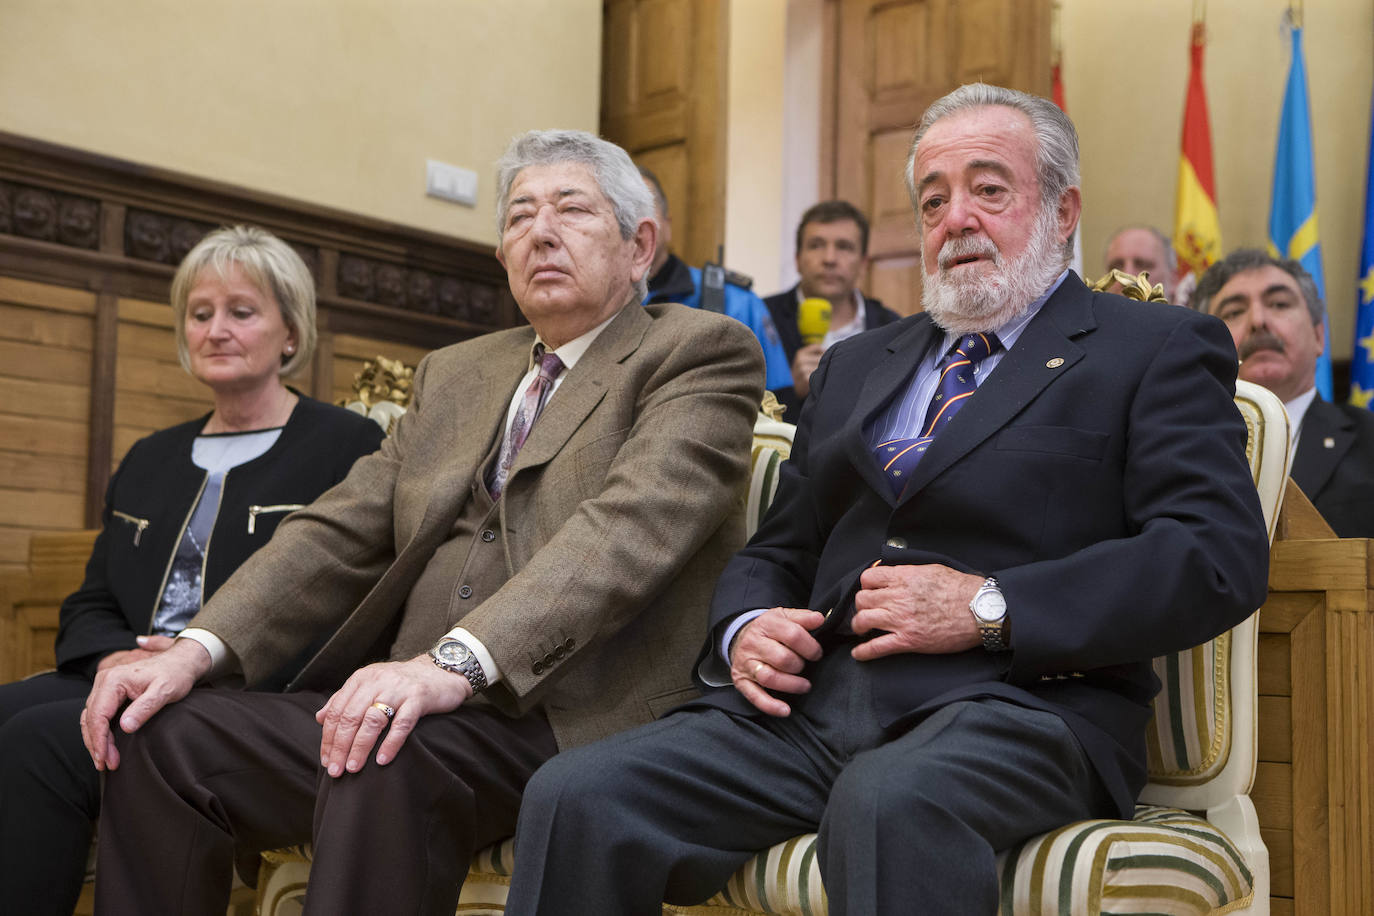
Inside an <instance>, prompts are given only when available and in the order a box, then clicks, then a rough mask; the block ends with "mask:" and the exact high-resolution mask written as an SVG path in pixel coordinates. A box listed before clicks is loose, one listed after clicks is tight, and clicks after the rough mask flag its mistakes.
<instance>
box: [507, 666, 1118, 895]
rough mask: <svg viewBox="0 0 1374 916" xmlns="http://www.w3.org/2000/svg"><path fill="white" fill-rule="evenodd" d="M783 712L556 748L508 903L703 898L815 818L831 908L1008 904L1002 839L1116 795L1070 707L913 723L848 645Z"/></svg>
mask: <svg viewBox="0 0 1374 916" xmlns="http://www.w3.org/2000/svg"><path fill="white" fill-rule="evenodd" d="M811 674H812V684H813V686H812V691H811V694H810V696H809V697H808V699H807V701H806V703H805V704H804V706H803V708H802V709H801V710H796V711H794V712H793V714H792V715H791V716H790V717H788V718H786V719H775V718H769V717H767V716H763V715H758V716H736V715H733V714H730V713H727V712H725V711H723V710H720V709H716V708H712V707H701V706H698V707H689V708H687V709H682V710H678V711H676V712H674V713H672V714H670V715H668V716H667V717H665V718H663V719H660V720H659V721H657V722H654V723H651V724H649V725H646V726H644V727H642V728H638V729H635V730H633V731H630V732H626V733H623V734H621V735H617V736H615V737H612V738H609V739H607V740H605V741H602V742H599V743H597V744H593V745H589V746H587V747H584V748H577V749H574V750H571V751H568V752H566V753H563V754H560V755H559V756H558V757H556V758H554V759H553V760H552V761H550V762H549V763H548V764H546V765H545V766H544V767H543V768H542V769H540V771H539V772H538V773H536V774H535V777H534V779H533V780H531V782H530V784H529V786H528V787H527V788H526V791H525V802H524V808H523V810H522V811H521V815H520V821H519V826H518V828H517V830H516V835H515V836H516V847H515V869H516V871H515V876H514V880H513V881H512V884H511V893H510V896H509V898H508V899H507V904H506V912H507V913H508V914H509V916H531V914H544V916H547V914H580V913H596V914H598V916H616V914H625V916H648V914H657V913H658V912H659V911H660V901H667V902H669V903H677V904H692V903H699V902H701V901H703V900H705V899H706V898H707V897H709V896H710V895H711V894H713V893H715V892H717V891H718V890H720V888H722V887H723V886H724V885H725V882H726V881H727V880H728V879H729V877H730V875H731V874H732V873H733V872H734V871H735V870H736V869H737V868H739V867H740V866H741V865H743V864H744V863H745V862H746V861H748V859H749V858H750V857H751V856H752V855H754V854H755V853H756V852H758V851H760V850H763V849H766V848H768V847H770V846H772V845H774V844H776V843H780V842H783V841H784V840H787V839H790V838H791V837H793V836H796V835H798V834H801V833H808V832H812V831H817V832H818V833H819V843H818V855H819V859H820V867H821V874H822V876H823V878H824V881H825V887H826V892H827V896H828V898H829V902H830V912H831V914H833V916H843V914H846V913H847V914H854V916H874V914H895V913H921V914H949V916H967V914H980V913H985V914H991V913H994V912H995V911H996V908H997V899H998V886H997V874H996V864H995V856H996V852H997V851H998V850H1000V849H1004V848H1006V847H1009V846H1011V845H1013V844H1014V843H1016V842H1018V841H1019V840H1022V839H1024V838H1026V837H1028V836H1032V835H1034V834H1037V833H1042V832H1045V831H1048V830H1051V829H1054V828H1056V827H1059V826H1062V825H1063V824H1066V823H1069V822H1071V821H1074V820H1080V819H1084V818H1088V817H1094V816H1103V815H1107V814H1110V813H1111V812H1112V811H1113V810H1114V809H1113V806H1112V803H1111V801H1110V799H1109V797H1108V796H1107V793H1106V792H1105V790H1104V789H1103V788H1102V786H1101V784H1100V780H1099V779H1098V778H1097V776H1096V774H1095V772H1094V771H1093V770H1092V767H1091V764H1090V763H1089V762H1088V759H1087V756H1086V755H1085V754H1084V753H1083V750H1082V748H1081V747H1080V746H1079V744H1078V742H1077V740H1076V739H1075V738H1074V736H1073V734H1072V732H1070V730H1069V728H1068V726H1067V725H1065V723H1064V722H1063V720H1061V719H1060V718H1059V717H1058V716H1056V715H1054V714H1052V713H1047V712H1042V711H1039V710H1031V709H1026V708H1023V707H1020V706H1016V705H1014V704H1011V703H1007V702H1005V701H1002V700H997V699H980V700H970V701H964V702H958V703H953V704H951V705H949V706H946V707H944V708H943V709H941V710H939V711H938V712H936V713H935V714H933V715H931V716H930V717H929V718H927V719H925V720H924V721H923V722H921V723H920V724H919V725H918V726H916V727H915V728H913V729H911V730H910V731H907V732H906V733H905V734H902V735H898V736H892V735H888V734H885V733H884V732H883V730H882V728H881V727H880V726H879V724H878V722H877V720H876V718H875V716H874V715H873V703H872V691H871V684H870V682H869V677H868V673H867V670H866V669H865V668H864V666H863V664H862V663H860V662H855V661H854V660H853V659H852V657H850V656H849V653H848V652H847V651H845V650H844V649H840V650H838V651H836V652H834V653H833V654H832V655H831V656H827V658H826V659H825V660H823V661H822V662H821V663H819V664H818V665H816V666H814V667H813V668H812V669H811Z"/></svg>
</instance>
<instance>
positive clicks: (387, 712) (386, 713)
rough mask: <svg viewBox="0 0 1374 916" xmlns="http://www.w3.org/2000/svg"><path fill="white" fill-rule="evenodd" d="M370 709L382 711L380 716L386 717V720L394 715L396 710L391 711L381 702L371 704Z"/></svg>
mask: <svg viewBox="0 0 1374 916" xmlns="http://www.w3.org/2000/svg"><path fill="white" fill-rule="evenodd" d="M372 708H373V709H380V710H381V711H382V715H384V716H386V717H387V718H388V719H390V718H391V717H392V716H394V715H396V710H394V709H392V708H391V707H390V706H388V705H386V704H385V703H383V702H382V701H381V700H378V701H377V702H375V703H373V704H372Z"/></svg>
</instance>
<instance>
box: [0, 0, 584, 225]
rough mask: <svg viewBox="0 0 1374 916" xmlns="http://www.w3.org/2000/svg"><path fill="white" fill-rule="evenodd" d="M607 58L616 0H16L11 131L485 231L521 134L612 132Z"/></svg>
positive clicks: (6, 82) (6, 43)
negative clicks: (470, 175)
mask: <svg viewBox="0 0 1374 916" xmlns="http://www.w3.org/2000/svg"><path fill="white" fill-rule="evenodd" d="M600 75H601V3H600V0H501V2H499V3H494V2H488V0H393V2H386V0H237V2H234V3H228V4H225V3H218V4H216V3H195V4H188V3H186V2H185V0H118V2H112V3H98V2H90V0H3V2H0V130H6V131H11V132H14V133H18V134H25V135H28V136H33V137H38V138H41V139H44V140H50V141H53V142H56V143H62V144H66V145H69V146H75V147H80V148H83V149H88V150H92V151H95V152H98V153H103V154H107V155H111V156H117V157H120V158H124V159H129V160H132V161H134V162H139V163H145V164H150V165H156V166H162V167H165V168H169V169H175V170H177V171H181V172H186V173H190V174H193V175H198V176H204V177H207V178H213V179H217V180H220V181H225V182H229V183H231V184H235V185H241V186H244V187H248V188H253V189H256V190H262V191H268V192H272V193H276V194H281V195H284V196H287V197H291V198H294V199H298V200H304V201H309V202H312V203H318V204H324V205H327V206H331V207H336V208H339V209H343V210H348V211H352V212H355V213H362V214H366V215H368V216H373V217H378V218H381V219H385V220H390V221H393V222H397V223H403V224H407V225H411V226H418V227H422V228H425V229H430V230H433V231H436V232H441V233H445V234H448V235H453V236H458V237H461V238H465V239H469V240H473V241H478V242H493V243H494V242H495V240H496V230H495V218H494V215H493V214H494V203H493V197H492V193H493V191H492V185H493V178H492V173H493V169H492V166H493V164H494V163H495V161H496V159H497V157H499V156H500V154H501V152H502V150H503V149H504V148H505V145H506V143H507V141H508V140H509V139H510V137H511V136H513V135H515V134H517V133H520V132H521V131H524V130H527V129H529V128H533V127H571V128H582V129H586V130H592V131H595V130H596V128H597V118H598V109H599V105H600V99H599V91H600ZM427 158H429V159H439V160H443V161H445V162H449V163H452V164H455V165H460V166H463V167H465V168H469V169H472V170H474V171H475V172H477V174H478V192H477V204H476V207H465V206H461V205H457V204H453V203H449V202H446V201H441V200H437V199H435V198H429V197H426V196H425V193H424V190H425V160H426V159H427Z"/></svg>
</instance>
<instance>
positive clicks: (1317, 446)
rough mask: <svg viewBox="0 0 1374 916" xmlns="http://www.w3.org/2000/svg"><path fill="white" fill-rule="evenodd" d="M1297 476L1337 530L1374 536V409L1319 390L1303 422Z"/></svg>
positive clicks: (1356, 535) (1295, 468)
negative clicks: (1329, 398) (1330, 398)
mask: <svg viewBox="0 0 1374 916" xmlns="http://www.w3.org/2000/svg"><path fill="white" fill-rule="evenodd" d="M1327 443H1330V444H1329V445H1328V444H1327ZM1293 480H1294V481H1296V482H1297V484H1298V486H1299V487H1301V488H1302V492H1303V493H1304V494H1306V495H1307V498H1308V499H1310V500H1312V505H1314V506H1316V507H1317V511H1318V512H1320V513H1321V514H1322V517H1324V518H1325V519H1326V522H1327V524H1329V525H1330V526H1331V529H1332V530H1333V531H1335V532H1336V534H1338V535H1339V536H1341V537H1343V538H1368V537H1374V413H1370V412H1369V411H1368V410H1364V409H1362V408H1359V407H1356V406H1354V405H1353V404H1329V403H1327V402H1326V401H1323V400H1322V399H1321V396H1320V395H1318V396H1317V398H1316V399H1315V400H1314V401H1313V402H1312V405H1311V406H1310V407H1308V408H1307V415H1306V416H1305V417H1304V418H1303V421H1302V432H1301V433H1300V434H1299V436H1298V450H1297V453H1296V454H1295V455H1294V456H1293Z"/></svg>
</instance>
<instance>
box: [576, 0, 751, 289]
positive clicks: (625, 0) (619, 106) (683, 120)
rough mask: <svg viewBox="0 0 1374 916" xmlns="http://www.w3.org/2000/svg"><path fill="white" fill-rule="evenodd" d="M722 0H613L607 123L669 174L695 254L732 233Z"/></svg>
mask: <svg viewBox="0 0 1374 916" xmlns="http://www.w3.org/2000/svg"><path fill="white" fill-rule="evenodd" d="M727 12H728V10H727V8H726V2H725V0H606V5H605V24H604V30H603V38H602V51H601V61H602V63H601V133H602V135H603V136H605V137H606V139H608V140H611V141H613V142H615V143H618V144H620V145H621V146H623V147H624V148H625V149H626V150H628V151H629V153H630V155H631V156H633V157H634V159H635V161H636V162H637V163H639V164H640V165H644V166H647V167H648V168H650V169H652V170H653V171H654V173H655V174H656V175H657V176H658V178H659V181H660V182H661V183H662V184H663V191H664V194H665V195H666V196H667V198H668V207H669V211H670V213H671V215H672V218H673V249H674V251H675V252H676V253H677V254H678V256H680V257H681V258H682V259H683V260H685V261H687V263H689V264H696V265H700V264H702V263H703V262H705V261H707V260H714V258H715V256H716V246H718V245H721V244H724V242H725V104H726V101H725V90H726V67H727V64H728V61H727V53H726V52H727V43H726V42H727V33H728V27H729V23H728V21H727V15H726V14H727Z"/></svg>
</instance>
